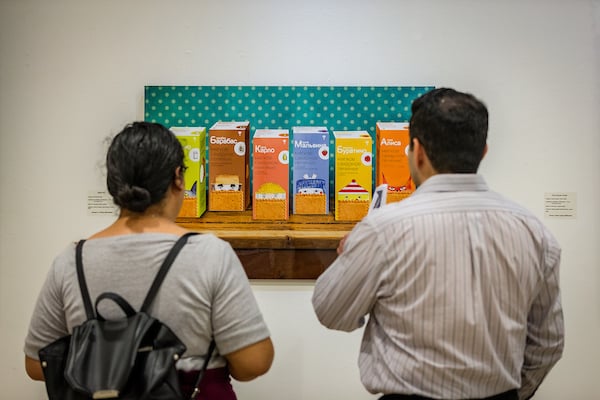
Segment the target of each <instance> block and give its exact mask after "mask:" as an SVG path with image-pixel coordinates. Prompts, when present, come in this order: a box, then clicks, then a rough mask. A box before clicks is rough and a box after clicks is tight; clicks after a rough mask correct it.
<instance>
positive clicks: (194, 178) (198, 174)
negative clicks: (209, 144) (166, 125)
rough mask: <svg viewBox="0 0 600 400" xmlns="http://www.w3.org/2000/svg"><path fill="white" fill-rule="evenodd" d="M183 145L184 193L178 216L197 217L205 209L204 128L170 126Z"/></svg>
mask: <svg viewBox="0 0 600 400" xmlns="http://www.w3.org/2000/svg"><path fill="white" fill-rule="evenodd" d="M171 132H173V133H174V134H175V136H177V139H178V140H179V142H180V143H181V147H183V155H184V164H185V166H186V167H187V169H186V170H185V173H184V175H183V180H184V184H185V195H184V198H183V205H182V206H181V209H180V210H179V215H178V216H179V217H199V216H201V215H202V214H204V211H206V128H205V127H180V126H174V127H171Z"/></svg>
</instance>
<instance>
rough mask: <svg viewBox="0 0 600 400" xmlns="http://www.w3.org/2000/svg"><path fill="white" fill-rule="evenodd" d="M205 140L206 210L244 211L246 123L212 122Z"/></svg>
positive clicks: (247, 197)
mask: <svg viewBox="0 0 600 400" xmlns="http://www.w3.org/2000/svg"><path fill="white" fill-rule="evenodd" d="M208 136H209V141H208V184H209V185H210V186H209V198H208V209H209V210H210V211H244V210H245V209H246V208H248V206H249V204H250V165H249V164H250V154H249V152H248V145H249V143H250V123H249V122H248V121H244V122H216V123H215V124H214V125H213V126H212V127H211V128H210V129H209V131H208Z"/></svg>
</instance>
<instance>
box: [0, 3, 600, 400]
mask: <svg viewBox="0 0 600 400" xmlns="http://www.w3.org/2000/svg"><path fill="white" fill-rule="evenodd" d="M145 85H309V86H312V85H332V86H337V85H349V86H409V85H435V86H450V87H454V88H457V89H459V90H465V91H470V92H472V93H474V94H475V95H477V96H478V97H480V98H481V99H483V100H484V101H485V102H486V104H487V105H488V108H489V110H490V132H489V148H490V149H489V152H488V155H487V157H486V158H485V160H484V162H483V164H482V167H481V173H482V174H483V175H484V176H485V177H486V179H487V180H488V183H489V185H490V186H491V187H492V188H493V189H494V190H497V191H500V192H503V193H504V194H506V195H507V196H509V197H511V198H513V199H515V200H516V201H518V202H520V203H522V204H524V205H525V206H526V207H528V208H529V209H531V210H532V211H533V212H534V213H535V214H536V215H538V216H539V217H540V218H542V220H543V221H544V222H545V223H546V224H547V225H548V226H549V227H550V229H551V230H552V231H553V232H554V234H555V235H556V237H557V238H558V240H559V242H560V243H561V244H562V246H563V257H562V260H563V262H562V271H561V283H562V289H563V305H564V311H565V321H566V335H567V336H566V348H565V354H564V358H563V359H562V360H561V361H560V362H559V363H558V364H557V366H556V367H555V369H554V370H553V371H552V372H551V373H550V375H549V376H548V378H547V380H546V382H545V383H544V385H542V387H541V389H540V390H539V392H538V394H537V395H536V397H535V398H536V399H566V398H569V399H597V398H600V379H599V378H600V373H599V371H600V367H599V366H598V362H599V361H600V345H598V340H599V339H600V250H599V249H600V211H599V209H600V207H599V203H600V157H599V156H598V153H599V151H600V1H598V0H595V1H594V0H563V1H558V0H544V1H543V0H496V1H494V0H489V1H476V0H437V1H436V0H414V1H411V0H370V1H350V0H349V1H328V0H320V1H313V0H307V1H276V0H273V1H265V0H255V1H243V0H222V1H202V0H193V1H192V0H189V1H185V0H181V1H172V2H165V1H146V0H123V1H115V0H108V1H92V0H86V1H82V0H72V1H68V0H53V1H44V0H0V190H1V194H0V346H1V351H0V354H2V356H1V357H0V388H2V389H1V391H0V399H10V400H14V399H28V400H29V399H45V398H46V397H45V390H44V387H43V384H41V383H37V382H33V381H30V380H29V379H28V378H27V377H26V375H25V372H24V368H23V363H24V362H23V358H24V357H23V352H22V347H23V339H24V336H25V333H26V329H27V325H28V322H29V317H30V314H31V311H32V307H33V304H34V301H35V299H36V296H37V293H38V291H39V289H40V286H41V284H42V282H43V280H44V278H45V275H46V271H47V270H48V268H49V266H50V263H51V261H52V259H53V257H54V256H55V255H56V254H57V253H58V252H60V251H61V250H62V249H63V248H64V247H65V246H66V245H67V243H68V242H70V241H74V240H77V239H79V238H82V237H86V236H88V235H90V234H92V233H93V232H95V231H96V230H98V229H100V228H101V227H103V226H105V225H107V224H108V223H110V222H111V220H112V218H111V217H98V216H90V215H88V213H87V195H88V193H89V192H90V191H94V190H102V189H103V188H104V172H103V169H102V163H103V157H104V151H105V148H106V138H107V137H108V136H110V135H113V134H115V133H116V132H118V131H119V130H120V129H121V128H122V127H123V126H124V124H125V123H127V122H129V121H132V120H139V119H143V95H144V86H145ZM545 193H574V194H575V196H576V199H577V201H576V216H575V217H574V218H567V219H561V218H552V217H545V215H544V194H545ZM252 285H253V289H254V292H255V294H256V297H257V299H258V301H259V304H260V307H261V309H262V310H263V312H264V316H265V318H266V321H267V323H268V325H269V327H270V329H271V332H272V337H273V341H274V343H275V346H276V359H275V362H274V364H273V367H272V370H271V371H270V372H269V373H268V374H267V375H265V376H264V377H261V378H259V379H257V380H256V381H253V382H249V383H236V384H235V387H236V390H237V392H238V395H239V398H240V399H251V400H252V399H257V400H258V399H274V398H286V399H289V400H308V399H311V400H315V399H316V400H330V399H332V400H336V399H347V400H361V399H372V398H376V396H374V395H371V394H369V393H367V392H366V391H365V390H364V389H363V387H362V385H361V384H360V381H359V376H358V368H357V361H356V360H357V357H358V348H359V343H360V338H361V334H362V332H361V331H356V332H354V333H352V334H347V333H340V332H333V331H327V330H326V329H324V328H322V327H321V326H320V325H319V324H318V321H317V320H316V318H315V316H314V314H313V311H312V307H311V304H310V297H311V295H312V289H313V283H312V282H310V281H308V282H301V281H293V282H281V281H255V282H252Z"/></svg>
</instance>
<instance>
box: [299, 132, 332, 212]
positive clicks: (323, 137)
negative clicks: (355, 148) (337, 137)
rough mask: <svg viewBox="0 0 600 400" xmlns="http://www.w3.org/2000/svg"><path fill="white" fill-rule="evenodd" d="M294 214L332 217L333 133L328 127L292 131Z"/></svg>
mask: <svg viewBox="0 0 600 400" xmlns="http://www.w3.org/2000/svg"><path fill="white" fill-rule="evenodd" d="M291 145H292V147H291V148H292V163H293V164H292V165H293V169H292V184H293V196H294V200H293V201H294V203H293V211H292V212H293V213H294V214H328V213H329V131H328V130H327V128H325V127H319V126H318V127H309V126H296V127H294V128H292V143H291Z"/></svg>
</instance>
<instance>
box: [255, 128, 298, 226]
mask: <svg viewBox="0 0 600 400" xmlns="http://www.w3.org/2000/svg"><path fill="white" fill-rule="evenodd" d="M289 136H290V135H289V132H288V130H286V129H257V130H256V132H254V136H253V137H252V151H253V153H252V157H253V164H252V188H253V192H254V193H253V196H252V218H254V219H261V220H286V219H288V216H289V177H290V173H289V159H290V155H289V142H290V140H289V139H290V138H289Z"/></svg>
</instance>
